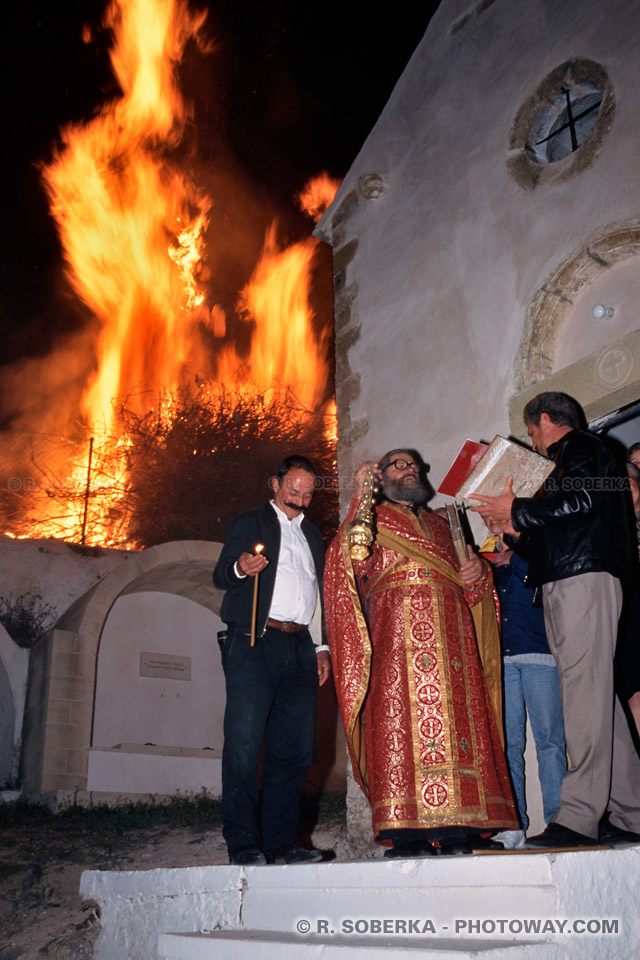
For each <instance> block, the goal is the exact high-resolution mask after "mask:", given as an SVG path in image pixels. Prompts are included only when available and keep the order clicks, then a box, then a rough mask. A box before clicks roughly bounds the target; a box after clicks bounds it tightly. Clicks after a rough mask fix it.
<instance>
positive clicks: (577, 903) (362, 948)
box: [80, 847, 640, 960]
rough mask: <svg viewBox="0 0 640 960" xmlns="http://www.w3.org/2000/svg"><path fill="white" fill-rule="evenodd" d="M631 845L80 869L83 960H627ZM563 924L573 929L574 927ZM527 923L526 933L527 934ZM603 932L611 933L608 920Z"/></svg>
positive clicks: (638, 944) (633, 913)
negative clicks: (86, 949)
mask: <svg viewBox="0 0 640 960" xmlns="http://www.w3.org/2000/svg"><path fill="white" fill-rule="evenodd" d="M639 882H640V847H633V848H630V849H625V850H588V849H584V850H582V851H577V852H568V853H563V852H559V853H548V852H547V853H533V854H526V853H523V854H517V853H505V854H500V855H495V856H494V855H489V856H466V857H464V856H463V857H433V858H427V859H422V860H377V859H376V860H366V861H350V862H329V863H319V864H305V865H297V866H296V865H289V866H263V867H247V868H243V867H237V866H213V867H192V868H178V869H173V870H171V869H162V870H149V871H138V872H103V871H87V872H85V873H84V874H83V876H82V881H81V886H80V889H81V893H82V894H83V895H84V896H85V897H91V898H93V899H95V900H97V901H98V902H99V903H100V907H101V911H102V916H101V930H100V935H99V939H98V942H97V944H96V948H95V952H94V960H160V958H161V957H162V958H167V960H168V958H176V960H177V958H180V960H183V958H184V960H189V958H191V957H198V958H200V957H202V958H206V957H213V956H214V955H215V958H216V960H225V958H226V957H232V956H233V957H234V958H235V957H244V956H248V955H249V950H250V951H251V955H252V960H257V958H264V960H280V958H281V957H285V958H286V957H289V956H291V957H293V955H294V953H295V956H296V960H298V958H299V957H300V958H306V957H309V958H311V957H318V956H322V957H323V958H325V957H334V956H335V957H343V956H344V955H345V951H346V950H350V951H353V950H357V951H358V952H357V954H356V957H357V960H368V958H371V960H380V957H381V951H384V952H385V953H387V954H388V956H387V957H385V960H394V958H395V956H396V954H399V951H400V950H402V951H403V952H405V953H406V952H407V951H408V950H409V951H413V954H411V955H415V952H416V951H418V952H420V953H421V956H424V957H428V958H430V957H433V958H436V957H438V956H440V957H442V956H443V955H447V954H448V955H449V956H453V957H472V956H485V955H486V956H488V957H499V956H502V955H504V956H505V957H507V958H509V960H511V958H513V960H519V958H520V957H523V958H524V957H526V958H535V957H538V956H540V957H544V958H545V960H546V958H547V957H550V958H553V960H556V958H557V960H604V958H606V960H631V958H633V960H635V958H636V957H640V927H639V926H638V924H637V920H636V918H637V889H638V883H639ZM576 921H577V924H578V925H579V926H580V929H577V925H576ZM536 924H537V927H536ZM612 925H613V926H612Z"/></svg>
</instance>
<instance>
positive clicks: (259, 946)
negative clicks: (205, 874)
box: [158, 930, 562, 960]
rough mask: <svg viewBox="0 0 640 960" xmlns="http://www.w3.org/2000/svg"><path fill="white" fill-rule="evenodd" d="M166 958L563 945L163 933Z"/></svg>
mask: <svg viewBox="0 0 640 960" xmlns="http://www.w3.org/2000/svg"><path fill="white" fill-rule="evenodd" d="M158 948H159V954H160V957H161V958H162V960H237V958H239V957H240V958H245V957H247V958H249V957H250V958H251V960H274V958H278V960H279V958H282V960H289V958H291V960H307V958H309V960H311V958H313V957H322V958H323V960H333V958H335V960H346V958H347V957H349V956H351V955H353V954H354V953H355V955H356V957H357V960H382V958H384V960H407V956H409V957H410V956H412V955H413V956H419V957H420V960H446V958H447V957H450V958H451V960H473V958H478V957H480V958H485V960H498V958H504V960H538V958H539V960H562V953H561V952H560V949H561V948H560V945H559V944H555V943H549V942H537V943H534V942H531V941H524V940H523V941H517V942H515V941H511V942H504V941H496V940H487V939H477V940H473V941H472V942H469V941H464V942H463V941H461V940H454V939H443V938H440V937H429V938H425V937H421V936H414V937H393V938H391V937H378V936H368V937H367V936H358V937H356V938H354V937H353V936H340V935H336V936H331V937H328V936H316V935H314V936H309V937H306V938H305V937H301V936H296V935H295V934H292V933H290V934H284V933H277V932H275V931H273V930H219V931H216V932H214V933H187V934H185V933H163V934H161V935H160V937H159V943H158Z"/></svg>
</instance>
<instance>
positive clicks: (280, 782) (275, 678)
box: [222, 627, 318, 855]
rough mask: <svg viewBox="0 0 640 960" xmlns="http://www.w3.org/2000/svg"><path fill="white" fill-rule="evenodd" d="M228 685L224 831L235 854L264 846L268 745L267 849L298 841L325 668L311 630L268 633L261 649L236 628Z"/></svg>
mask: <svg viewBox="0 0 640 960" xmlns="http://www.w3.org/2000/svg"><path fill="white" fill-rule="evenodd" d="M222 665H223V668H224V672H225V679H226V687H227V705H226V708H225V715H224V748H223V752H222V833H223V836H224V839H225V841H226V844H227V848H228V850H229V853H230V854H232V855H233V854H234V853H236V852H237V851H239V850H242V849H244V848H247V847H259V846H260V843H259V836H258V826H257V822H256V812H257V806H258V766H259V762H260V751H261V748H262V744H263V741H264V762H263V798H262V836H263V844H262V847H263V850H264V852H265V853H266V854H267V855H275V854H277V853H279V852H280V851H282V850H285V849H286V848H287V847H290V846H291V845H292V844H293V843H295V838H296V831H297V827H298V819H299V817H300V793H301V791H302V785H303V783H304V780H305V777H306V775H307V771H308V769H309V766H310V765H311V760H312V754H313V723H314V716H315V704H316V691H317V687H318V664H317V657H316V652H315V647H314V644H313V641H312V640H311V637H310V636H309V632H308V631H307V630H302V631H299V632H298V633H283V631H282V630H275V629H272V628H270V627H268V628H267V630H266V633H265V634H264V636H262V637H258V638H257V640H256V645H255V647H250V646H249V637H248V636H247V635H246V634H245V633H242V632H240V631H237V630H234V629H231V628H230V629H229V636H228V639H227V640H226V641H225V642H224V643H223V645H222Z"/></svg>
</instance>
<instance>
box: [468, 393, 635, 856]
mask: <svg viewBox="0 0 640 960" xmlns="http://www.w3.org/2000/svg"><path fill="white" fill-rule="evenodd" d="M524 420H525V423H526V425H527V431H528V433H529V436H530V437H531V440H532V444H533V449H534V450H536V451H537V452H538V453H541V454H542V455H544V456H549V457H550V458H551V459H552V460H554V462H555V468H554V471H553V473H552V474H551V476H550V477H549V479H548V480H547V482H546V484H545V486H544V489H543V492H542V494H541V495H539V496H537V497H530V498H523V497H514V495H513V491H512V489H511V481H510V479H509V481H508V482H507V485H506V487H505V489H504V490H503V492H502V493H501V494H500V495H499V496H498V497H482V496H478V497H477V498H476V499H479V500H481V501H482V504H483V505H482V506H479V507H474V508H473V509H474V510H476V511H477V512H478V513H480V514H481V515H482V516H483V517H484V518H485V519H492V520H493V521H494V522H498V523H501V524H502V528H503V530H504V531H505V533H506V534H508V535H510V536H511V537H512V538H513V539H512V544H513V546H514V549H516V550H517V552H518V553H521V554H522V555H523V556H525V557H526V558H527V559H528V561H529V578H528V579H529V583H530V585H531V586H532V587H538V586H541V587H542V598H543V606H544V611H545V624H546V629H547V636H548V639H549V646H550V647H551V650H552V653H553V655H554V657H555V658H556V662H557V664H558V670H559V672H560V682H561V695H562V706H563V710H564V720H565V735H566V743H567V750H568V753H569V760H570V767H569V772H568V773H567V776H566V777H565V779H564V782H563V784H562V793H561V806H560V810H559V811H558V812H557V813H556V815H555V817H554V818H553V820H552V821H551V823H550V824H549V825H548V826H547V828H546V830H545V831H544V833H542V834H540V835H539V836H538V837H530V838H528V840H527V844H528V845H529V846H532V847H564V846H592V845H593V844H595V843H597V842H598V837H599V822H600V820H601V818H602V817H603V816H604V815H605V814H606V812H607V811H609V815H610V826H609V827H608V830H609V836H607V837H606V839H607V840H609V839H614V840H616V839H619V840H640V836H637V834H638V832H640V758H639V757H638V755H637V753H636V751H635V748H634V746H633V742H632V739H631V734H630V732H629V728H628V724H627V721H626V718H625V716H624V713H623V711H622V707H621V705H620V703H619V701H618V700H617V698H616V699H615V710H614V690H613V656H614V653H615V645H616V639H617V630H618V619H619V617H620V610H621V606H622V589H623V586H625V585H626V584H627V582H628V581H629V578H630V573H631V563H632V549H633V545H632V536H631V533H632V531H631V527H630V523H629V503H628V493H627V492H626V491H627V489H628V483H627V482H626V474H625V470H624V465H623V464H622V463H619V462H618V461H617V460H616V458H615V457H614V456H613V454H612V453H611V451H610V450H609V448H608V447H607V446H606V444H605V443H604V442H603V441H602V440H601V439H600V438H599V437H597V436H595V435H593V434H590V433H587V432H585V431H583V430H581V429H580V426H581V424H582V423H583V422H584V415H583V413H582V410H581V408H580V406H579V405H578V403H577V402H576V401H575V400H574V399H573V398H572V397H569V396H568V395H567V394H563V393H555V392H548V393H541V394H538V395H537V396H536V397H534V398H533V400H530V401H529V403H528V404H527V405H526V407H525V409H524ZM611 835H613V836H611ZM602 839H605V838H602Z"/></svg>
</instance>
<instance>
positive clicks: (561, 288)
mask: <svg viewBox="0 0 640 960" xmlns="http://www.w3.org/2000/svg"><path fill="white" fill-rule="evenodd" d="M639 254H640V220H630V221H626V222H625V223H622V224H614V225H610V226H608V227H604V228H603V229H602V230H601V231H599V232H598V233H597V234H594V235H593V236H592V237H591V238H590V239H589V240H588V241H587V243H585V244H584V245H583V246H581V247H579V248H578V249H576V250H574V251H573V252H572V253H571V254H569V256H568V257H566V258H565V259H564V260H563V261H561V263H560V264H558V266H556V267H555V268H554V269H553V271H552V272H551V273H550V274H549V275H548V276H547V278H546V280H545V281H544V283H543V284H542V285H541V286H540V287H539V289H538V290H537V292H536V293H535V295H534V296H533V297H532V299H531V301H530V303H529V307H528V309H527V313H526V318H525V324H524V329H523V333H522V338H521V340H520V347H519V351H518V356H517V359H516V363H515V369H514V385H515V388H516V393H515V394H514V395H513V396H512V397H511V400H510V403H509V407H510V424H511V431H512V433H513V434H514V435H515V436H520V437H524V436H525V433H524V425H523V422H522V410H523V408H524V406H525V404H526V403H527V401H528V400H529V399H531V397H533V396H534V395H535V394H536V393H539V392H540V391H542V390H561V391H564V392H566V393H569V394H571V395H572V396H575V397H576V399H577V400H578V401H579V402H580V403H581V404H582V407H583V408H584V411H585V414H586V416H587V419H588V420H589V421H590V422H597V421H598V420H599V419H600V418H602V417H606V416H608V415H609V414H610V413H612V412H613V411H617V410H622V409H625V408H626V407H627V406H628V405H629V404H633V403H635V402H636V401H637V399H638V397H640V330H638V329H636V324H635V323H634V325H633V329H628V330H626V332H625V335H624V336H622V337H621V336H620V333H618V338H616V336H611V339H610V340H609V341H608V342H606V343H605V344H604V345H600V346H599V348H598V349H595V352H593V353H590V354H588V355H587V356H584V355H582V356H581V358H580V359H578V360H576V361H575V362H569V365H568V366H563V367H562V368H561V369H559V370H556V369H554V368H555V365H556V357H557V349H556V348H557V342H558V338H559V336H560V333H561V331H563V328H564V326H565V324H567V323H568V322H569V320H570V318H571V317H572V316H574V312H575V310H576V309H577V307H576V303H582V308H583V307H584V296H583V294H586V292H587V287H590V286H592V285H593V284H594V283H595V281H601V280H602V279H604V278H605V276H606V274H607V273H608V272H609V271H610V272H611V277H610V280H611V282H612V283H614V282H615V277H616V276H617V273H618V272H619V270H620V269H622V267H621V264H623V263H624V261H627V260H630V259H631V258H632V257H637V256H638V255H639ZM616 268H617V269H616ZM618 279H619V278H618ZM581 298H582V299H581ZM592 349H593V348H592Z"/></svg>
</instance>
